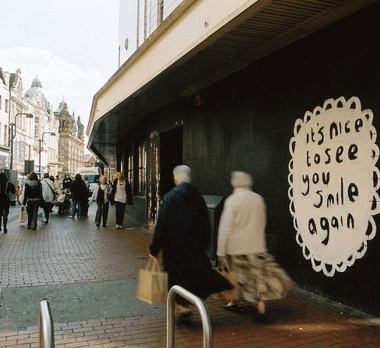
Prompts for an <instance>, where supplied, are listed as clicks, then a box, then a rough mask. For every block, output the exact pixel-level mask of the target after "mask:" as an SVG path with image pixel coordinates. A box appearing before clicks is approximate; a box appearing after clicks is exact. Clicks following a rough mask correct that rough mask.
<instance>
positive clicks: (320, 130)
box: [288, 97, 380, 277]
mask: <svg viewBox="0 0 380 348" xmlns="http://www.w3.org/2000/svg"><path fill="white" fill-rule="evenodd" d="M372 119H373V113H372V111H371V110H362V109H361V103H360V100H359V99H358V98H357V97H352V98H351V99H349V100H348V101H346V100H345V98H343V97H341V98H339V99H337V100H333V99H329V100H326V101H325V103H324V105H323V107H319V106H318V107H316V108H315V109H314V111H313V112H312V113H311V112H309V111H307V112H306V113H305V115H304V118H303V120H302V119H298V120H297V121H296V122H295V125H294V136H293V138H292V139H291V140H290V144H289V149H290V153H291V155H292V159H291V160H290V162H289V179H288V180H289V184H290V187H289V198H290V201H291V202H290V212H291V214H292V216H293V222H294V227H295V229H296V231H297V235H296V240H297V243H298V244H299V245H300V246H301V247H302V251H303V255H304V257H305V259H307V260H310V261H311V263H312V267H313V269H314V270H315V271H317V272H319V271H323V273H324V274H325V275H326V276H330V277H332V276H333V275H334V274H335V272H336V271H338V272H344V271H345V270H346V269H347V267H349V266H352V265H353V264H354V262H355V260H356V259H359V258H362V257H363V256H364V254H365V253H366V250H367V242H368V241H369V240H371V239H372V238H374V237H375V235H376V224H375V222H374V219H373V215H375V214H378V213H379V211H380V203H379V195H378V194H377V190H378V188H379V186H380V172H379V170H378V168H377V167H376V166H375V164H376V162H377V160H378V156H379V148H378V146H377V145H376V144H375V141H376V129H375V127H374V126H373V125H372Z"/></svg>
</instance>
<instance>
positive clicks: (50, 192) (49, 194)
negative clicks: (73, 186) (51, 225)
mask: <svg viewBox="0 0 380 348" xmlns="http://www.w3.org/2000/svg"><path fill="white" fill-rule="evenodd" d="M41 187H42V198H43V203H42V209H43V210H44V213H45V221H44V222H45V224H47V223H48V222H49V215H50V212H51V210H52V208H53V202H54V199H55V194H54V190H55V186H54V182H52V181H51V180H50V178H49V174H48V173H44V178H43V179H42V181H41Z"/></svg>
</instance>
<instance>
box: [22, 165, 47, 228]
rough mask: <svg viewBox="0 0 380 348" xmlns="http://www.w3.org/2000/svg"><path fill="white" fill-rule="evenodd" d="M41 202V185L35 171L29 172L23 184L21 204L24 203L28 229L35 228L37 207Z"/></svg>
mask: <svg viewBox="0 0 380 348" xmlns="http://www.w3.org/2000/svg"><path fill="white" fill-rule="evenodd" d="M41 203H42V186H41V183H40V182H39V180H38V176H37V174H36V173H35V172H31V173H30V174H29V176H28V180H27V182H26V183H25V185H24V199H23V202H22V205H26V212H27V214H28V224H27V227H28V229H32V230H36V229H37V217H38V209H39V207H40V205H41Z"/></svg>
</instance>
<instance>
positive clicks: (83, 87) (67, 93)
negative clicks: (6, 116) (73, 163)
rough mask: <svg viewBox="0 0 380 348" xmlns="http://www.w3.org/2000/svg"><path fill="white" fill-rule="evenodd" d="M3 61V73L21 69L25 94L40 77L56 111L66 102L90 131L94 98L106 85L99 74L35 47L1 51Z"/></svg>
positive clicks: (46, 94)
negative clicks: (90, 115) (89, 125)
mask: <svg viewBox="0 0 380 348" xmlns="http://www.w3.org/2000/svg"><path fill="white" fill-rule="evenodd" d="M0 57H1V58H0V66H1V67H2V69H3V71H9V72H11V73H12V72H16V69H17V68H20V69H21V78H22V81H23V88H24V93H25V92H26V91H27V90H28V89H29V88H30V86H31V84H32V81H33V79H34V78H35V77H36V76H38V79H39V80H40V81H41V83H42V91H43V93H44V94H45V96H46V98H47V99H48V100H49V102H50V103H51V104H52V106H53V110H56V109H57V108H58V105H59V103H60V102H61V101H62V100H63V99H65V101H66V102H67V106H68V108H69V111H70V113H72V112H73V111H75V115H76V116H80V117H81V120H82V123H83V124H84V125H85V127H87V122H88V118H89V114H90V111H91V104H92V99H93V96H94V94H95V93H96V92H97V91H98V90H99V89H100V88H101V87H102V86H103V85H104V83H105V82H106V81H105V79H104V77H102V76H101V75H100V73H99V72H97V71H95V70H85V69H82V68H80V67H79V66H77V65H74V64H69V63H67V62H66V61H64V60H63V59H61V58H60V57H58V56H56V55H54V54H52V53H51V52H49V51H47V50H41V49H37V48H32V47H20V46H19V47H14V48H8V49H0Z"/></svg>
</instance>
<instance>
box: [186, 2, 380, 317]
mask: <svg viewBox="0 0 380 348" xmlns="http://www.w3.org/2000/svg"><path fill="white" fill-rule="evenodd" d="M379 9H380V6H379V4H376V5H373V6H371V7H369V8H368V9H367V10H364V11H362V12H360V13H357V14H356V15H354V16H351V17H350V18H348V19H346V20H344V21H342V22H340V23H337V24H335V25H333V26H331V27H328V28H326V29H324V30H323V31H321V32H319V33H316V34H314V35H311V36H309V37H308V38H306V39H304V40H302V41H300V42H298V43H295V44H293V45H292V46H290V47H287V48H286V49H283V50H281V51H279V52H277V53H276V54H273V55H271V56H269V57H266V58H265V59H263V60H261V61H260V62H257V63H255V64H253V65H252V66H251V67H249V68H247V69H245V70H244V71H241V72H239V73H237V74H235V75H233V76H230V77H229V78H226V79H225V80H223V81H222V82H220V83H218V84H215V85H213V86H211V87H209V88H208V89H207V90H204V91H202V92H201V93H200V95H201V97H202V99H203V104H202V105H201V106H199V107H193V108H192V110H191V114H190V116H189V118H188V119H187V122H188V127H185V133H184V161H185V162H186V163H187V164H189V165H190V166H191V167H192V168H193V172H194V182H195V183H196V184H197V185H198V187H199V188H200V190H201V192H202V193H204V194H212V195H227V194H229V193H230V188H229V185H228V182H229V178H230V173H231V171H233V170H244V171H247V172H249V173H252V175H253V177H254V180H255V185H254V189H255V190H256V191H257V192H258V193H260V194H261V195H263V196H264V197H265V200H266V203H267V210H268V229H267V233H268V234H269V235H270V236H271V238H270V241H271V242H272V241H273V240H275V241H276V247H275V249H274V253H275V255H276V258H277V259H278V261H279V262H280V263H281V264H282V265H283V266H284V267H285V268H286V269H287V271H288V272H289V273H290V274H291V276H292V277H293V279H294V280H295V281H296V282H297V283H298V284H300V285H301V286H303V287H305V288H307V289H309V290H312V291H315V292H317V293H321V294H323V295H325V296H328V297H331V298H333V299H336V300H339V301H342V302H344V303H346V304H349V305H353V306H355V307H357V308H361V309H363V310H366V311H368V312H372V313H374V314H376V315H379V314H380V270H379V266H380V254H379V252H378V250H380V249H379V248H380V236H379V233H380V231H378V232H377V235H376V236H375V238H374V239H373V240H370V241H368V249H367V252H366V253H365V255H364V257H363V258H361V259H357V260H356V261H355V263H354V264H353V266H351V267H348V268H347V270H346V271H345V272H343V273H341V272H335V275H334V276H333V277H328V276H326V275H324V274H323V272H316V271H314V270H313V269H312V266H311V262H310V261H308V260H305V258H304V257H303V254H302V250H301V247H299V246H298V244H297V243H296V240H295V235H296V231H295V228H294V227H293V220H292V217H291V214H290V211H289V198H288V189H289V184H288V174H289V169H288V164H289V160H290V158H291V155H290V152H289V142H290V140H291V138H292V136H293V127H294V123H295V121H296V120H297V119H299V118H301V119H303V116H304V114H305V112H306V111H310V112H312V111H313V110H314V108H315V107H317V106H321V107H322V106H323V104H324V102H325V100H327V99H330V98H333V99H338V98H339V97H341V96H343V97H345V99H346V100H348V99H349V98H351V97H353V96H356V97H358V98H359V99H360V101H361V105H362V109H363V110H364V109H371V110H372V111H373V114H374V119H373V124H374V126H375V128H376V129H380V128H379V127H380V122H379V119H380V86H379V83H378V81H379V77H380V55H379V53H377V52H378V50H377V49H376V46H377V42H379V40H380V24H379V21H378V15H379V14H380V10H379ZM379 165H380V163H377V166H379ZM374 218H375V222H376V224H377V226H379V221H380V218H379V216H375V217H374Z"/></svg>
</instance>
